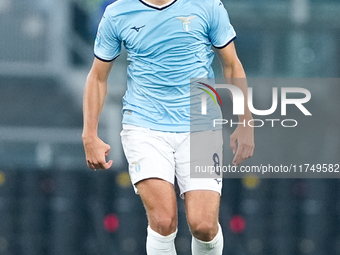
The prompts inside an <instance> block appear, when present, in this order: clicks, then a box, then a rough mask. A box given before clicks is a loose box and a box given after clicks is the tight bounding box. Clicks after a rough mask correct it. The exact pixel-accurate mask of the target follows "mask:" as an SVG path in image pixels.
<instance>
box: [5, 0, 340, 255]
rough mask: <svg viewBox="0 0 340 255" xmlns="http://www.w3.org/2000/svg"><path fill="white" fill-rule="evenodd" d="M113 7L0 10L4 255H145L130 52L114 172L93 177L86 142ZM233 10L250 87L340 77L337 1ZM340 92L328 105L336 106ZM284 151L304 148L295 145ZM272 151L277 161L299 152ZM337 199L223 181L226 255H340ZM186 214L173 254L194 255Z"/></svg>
mask: <svg viewBox="0 0 340 255" xmlns="http://www.w3.org/2000/svg"><path fill="white" fill-rule="evenodd" d="M111 2H112V1H104V0H0V254H1V255H37V254H39V255H45V254H46V255H67V254H70V255H76V254H79V255H80V254H82V255H85V254H88V255H94V254H96V255H99V254H102V255H108V254H121V255H129V254H145V239H146V225H147V222H146V219H145V212H144V208H143V206H142V204H141V202H140V201H139V197H138V196H136V195H135V194H134V192H133V189H132V187H131V185H130V182H129V177H128V175H127V173H126V169H127V165H126V162H125V158H124V155H123V153H122V149H121V145H120V137H119V132H120V129H121V124H120V120H121V116H120V111H121V97H122V95H123V93H124V91H125V74H126V65H127V61H126V54H125V53H123V54H122V55H121V56H120V57H119V58H118V59H117V60H116V61H115V64H114V69H113V72H112V74H111V76H110V89H109V94H108V97H107V101H106V106H105V108H104V110H103V114H102V117H101V123H100V131H99V132H100V136H101V137H102V138H103V139H104V140H105V141H107V142H108V143H110V144H111V147H112V150H111V155H110V158H112V159H114V168H113V169H112V170H110V171H106V172H99V171H97V172H92V171H90V170H88V169H87V168H86V165H85V161H84V153H83V147H82V141H81V128H82V109H81V103H82V93H83V87H84V83H85V79H86V75H87V72H88V70H89V68H90V66H91V62H92V59H93V53H92V52H93V51H92V48H93V47H92V45H93V41H94V37H95V33H96V28H97V24H98V22H99V20H100V18H101V15H102V13H103V10H104V8H105V6H106V5H107V4H109V3H111ZM224 3H225V6H226V8H227V9H228V11H229V14H230V18H231V21H232V23H233V25H234V27H235V28H236V31H237V33H238V39H237V41H236V46H237V49H238V53H239V57H240V59H241V60H242V62H243V64H244V67H245V70H246V72H247V74H248V77H339V76H340V43H339V42H340V18H339V17H340V1H339V0H257V1H255V0H227V1H224ZM214 65H215V68H216V70H217V77H221V73H220V69H219V64H218V62H215V64H214ZM335 91H337V92H338V93H337V94H334V92H332V93H331V92H329V93H328V92H327V91H324V93H321V95H320V97H323V99H328V98H332V100H339V96H340V90H339V89H337V90H335ZM318 96H319V95H317V94H316V95H315V94H314V95H313V97H318ZM335 110H336V111H335V112H336V114H337V115H336V116H333V118H334V119H338V118H339V113H338V112H337V111H338V110H339V109H335ZM338 122H339V121H338ZM338 122H337V123H335V124H333V126H332V130H333V131H332V132H333V133H331V135H330V137H329V136H328V140H330V142H331V144H332V145H333V146H331V147H320V150H321V149H323V150H325V151H324V153H326V154H328V153H330V154H331V155H332V157H331V158H332V159H337V160H338V158H339V156H340V149H339V144H340V138H339V131H338V130H339V129H338V127H339V126H338V125H339V123H338ZM328 124H329V123H328V122H327V121H326V122H324V124H323V125H327V126H328ZM319 125H320V124H319ZM323 125H321V126H318V127H317V128H320V129H321V128H323ZM316 130H317V129H316ZM328 130H329V127H328ZM315 137H317V135H315ZM315 137H314V138H315ZM323 138H324V137H320V139H319V141H320V142H321V143H322V141H323ZM277 141H278V142H279V141H286V142H287V141H289V142H290V143H291V144H296V137H279V138H278V139H277ZM317 144H320V143H317ZM317 144H316V145H317ZM275 149H276V154H279V155H287V150H290V148H287V147H285V146H282V147H280V146H278V147H277V148H275ZM316 149H317V148H316ZM259 150H261V148H260V149H259ZM314 151H315V148H314ZM288 154H289V153H288ZM311 156H312V157H314V158H317V157H318V155H317V154H316V153H315V154H313V155H311ZM268 157H271V155H268ZM253 162H258V161H256V158H254V161H253ZM320 163H335V162H320ZM337 163H339V162H337ZM339 196H340V182H339V180H338V179H261V180H259V179H256V178H244V179H225V180H224V190H223V196H222V204H221V215H220V218H221V224H222V225H223V227H224V236H225V249H224V254H228V255H236V254H237V255H243V254H244V255H245V254H247V255H251V254H255V255H256V254H258V255H274V254H275V255H302V254H308V255H326V254H327V255H328V254H329V255H333V254H334V255H335V254H340V224H339V223H340V217H339V216H340V197H339ZM178 207H179V229H180V230H179V233H178V236H177V239H176V245H177V251H178V254H179V255H185V254H190V234H189V231H188V229H187V226H186V219H185V214H184V206H183V201H179V205H178Z"/></svg>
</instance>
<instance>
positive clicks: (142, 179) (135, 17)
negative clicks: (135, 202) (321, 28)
mask: <svg viewBox="0 0 340 255" xmlns="http://www.w3.org/2000/svg"><path fill="white" fill-rule="evenodd" d="M235 38H236V33H235V31H234V29H233V27H232V26H231V24H230V21H229V17H228V14H227V11H226V9H225V8H224V6H223V4H222V2H220V1H219V0H147V1H146V0H118V1H116V2H114V3H113V4H111V5H109V6H108V7H107V8H106V10H105V13H104V15H103V18H102V20H101V22H100V25H99V28H98V33H97V37H96V41H95V47H94V54H95V59H94V62H93V66H92V68H91V70H90V72H89V75H88V77H87V81H86V87H85V92H84V129H83V135H82V138H83V143H84V148H85V154H86V161H87V164H88V166H89V167H90V168H91V169H94V170H95V169H108V168H110V167H111V166H112V163H113V162H112V160H109V161H107V160H106V157H107V156H108V154H109V151H110V146H109V145H108V144H106V143H104V142H103V141H102V140H101V139H100V138H99V137H98V136H97V128H98V119H99V115H100V112H101V110H102V107H103V104H104V99H105V95H106V91H107V79H108V76H109V73H110V70H111V68H112V66H113V62H114V60H115V59H116V58H117V57H118V56H119V54H120V51H121V45H122V44H123V45H124V46H125V48H126V50H127V52H128V60H129V61H130V64H129V66H128V72H127V73H128V81H127V82H128V84H127V91H126V94H125V96H124V98H123V131H122V132H121V137H122V144H123V148H124V152H125V155H126V158H127V160H128V163H129V174H130V177H131V181H132V183H133V186H134V188H135V191H136V193H137V192H138V194H139V195H140V197H141V199H142V201H143V204H144V206H145V209H146V212H147V217H148V223H149V226H148V229H147V230H148V231H147V232H148V235H147V245H146V248H147V254H148V255H163V254H164V255H165V254H168V255H173V254H176V250H175V245H174V239H175V237H176V233H177V202H176V195H175V191H174V181H175V178H176V179H177V183H178V186H179V189H180V195H181V197H182V198H184V199H185V206H186V214H187V220H188V224H189V227H190V231H191V233H192V236H193V237H192V254H194V255H203V254H207V255H210V254H211V255H217V254H219V255H220V254H222V249H223V235H222V229H221V226H220V225H219V223H218V212H219V203H220V194H221V188H222V183H221V180H220V179H213V178H204V179H202V178H190V160H191V159H190V137H191V136H192V135H194V134H200V132H211V135H212V136H213V137H215V139H214V140H215V141H219V140H221V141H220V142H218V143H217V145H216V146H217V147H214V146H212V149H210V148H207V151H206V153H205V154H206V155H208V157H209V160H212V157H213V155H214V157H218V158H221V157H222V155H221V153H222V136H221V133H222V132H221V128H219V129H217V130H210V131H209V130H208V131H207V130H202V131H199V130H198V131H196V132H190V79H191V78H213V77H214V73H213V70H212V67H211V63H212V61H213V58H214V52H213V51H212V46H213V47H215V48H216V51H217V53H218V55H219V58H220V60H221V63H222V67H223V75H224V78H225V80H226V81H227V82H228V83H233V82H234V81H236V80H238V78H240V79H243V80H245V72H244V70H243V67H242V64H241V63H240V61H239V59H238V57H237V54H236V51H235V47H234V43H233V40H234V39H235ZM234 84H235V85H236V86H238V87H239V88H240V89H241V90H242V91H243V94H244V95H245V99H246V98H247V97H246V95H247V84H246V82H236V83H234ZM245 102H247V100H245ZM250 119H252V116H251V113H250V111H249V109H248V107H247V106H246V105H245V113H244V115H240V116H239V120H240V122H243V121H246V123H247V121H248V120H250ZM230 145H231V148H232V150H233V152H234V154H235V156H234V159H233V164H235V165H239V164H240V163H241V162H242V161H243V160H244V159H246V158H249V157H251V156H252V155H253V150H254V133H253V128H251V127H249V126H243V125H239V126H238V127H237V128H236V129H235V131H234V132H233V134H232V135H231V139H230ZM208 147H210V146H208ZM219 162H220V161H219Z"/></svg>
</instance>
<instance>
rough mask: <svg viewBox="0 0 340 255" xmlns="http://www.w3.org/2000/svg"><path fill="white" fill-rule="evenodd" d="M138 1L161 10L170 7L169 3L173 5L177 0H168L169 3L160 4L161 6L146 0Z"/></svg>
mask: <svg viewBox="0 0 340 255" xmlns="http://www.w3.org/2000/svg"><path fill="white" fill-rule="evenodd" d="M139 1H140V2H141V3H142V4H144V5H146V6H148V7H150V8H153V9H156V10H159V11H161V10H164V9H166V8H168V7H170V6H171V5H173V4H174V3H175V2H176V1H177V0H172V1H170V2H169V3H166V4H164V5H161V6H159V5H155V4H152V3H149V2H147V1H145V0H139Z"/></svg>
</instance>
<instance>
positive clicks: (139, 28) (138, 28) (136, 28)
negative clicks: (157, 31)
mask: <svg viewBox="0 0 340 255" xmlns="http://www.w3.org/2000/svg"><path fill="white" fill-rule="evenodd" d="M143 27H145V25H144V26H141V27H136V26H134V27H132V28H131V29H134V30H136V32H137V33H138V32H139V30H141V29H142V28H143Z"/></svg>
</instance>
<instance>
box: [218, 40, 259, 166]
mask: <svg viewBox="0 0 340 255" xmlns="http://www.w3.org/2000/svg"><path fill="white" fill-rule="evenodd" d="M216 51H217V54H218V56H219V58H220V61H221V64H222V71H223V76H224V79H225V81H226V83H228V84H233V85H235V86H237V87H238V88H240V89H241V90H242V92H243V95H244V115H239V116H238V118H239V122H240V123H245V125H243V124H239V125H238V127H237V128H236V129H235V131H234V132H233V133H232V135H231V136H230V147H231V149H232V150H233V152H234V154H235V156H234V159H233V164H234V165H236V166H238V165H239V164H241V162H242V161H243V160H245V159H247V158H250V157H251V156H252V155H253V153H254V148H255V143H254V128H253V127H249V125H248V121H249V120H251V119H252V118H253V117H252V114H251V112H250V110H249V108H248V104H247V102H248V97H247V93H248V92H247V91H248V85H247V80H246V74H245V72H244V69H243V66H242V63H241V61H240V60H239V58H238V56H237V53H236V49H235V45H234V42H231V43H230V44H229V45H227V46H226V47H224V48H222V49H217V50H216Z"/></svg>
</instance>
